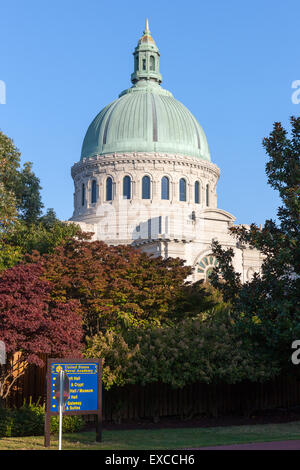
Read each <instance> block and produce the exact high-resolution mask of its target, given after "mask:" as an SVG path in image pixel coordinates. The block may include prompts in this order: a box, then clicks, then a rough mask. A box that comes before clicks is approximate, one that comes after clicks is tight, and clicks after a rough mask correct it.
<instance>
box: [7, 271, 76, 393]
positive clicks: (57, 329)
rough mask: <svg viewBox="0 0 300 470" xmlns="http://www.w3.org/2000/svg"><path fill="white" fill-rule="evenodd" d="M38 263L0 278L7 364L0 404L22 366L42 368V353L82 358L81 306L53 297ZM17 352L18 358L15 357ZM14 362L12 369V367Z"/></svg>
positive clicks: (49, 284)
mask: <svg viewBox="0 0 300 470" xmlns="http://www.w3.org/2000/svg"><path fill="white" fill-rule="evenodd" d="M42 275H43V268H42V267H41V265H40V264H39V263H37V264H20V265H18V266H15V267H13V268H11V269H8V270H6V271H4V272H3V273H2V274H1V277H0V340H1V341H3V342H4V344H5V348H6V354H7V356H6V364H1V365H0V367H1V370H0V401H1V400H2V401H3V400H4V399H5V398H6V397H7V396H8V394H9V392H10V391H11V389H12V386H13V384H14V383H15V382H16V380H17V379H18V378H19V377H20V375H22V374H23V373H24V371H25V368H24V367H22V368H20V367H19V366H20V364H21V363H25V364H26V363H27V364H36V365H37V366H40V367H41V366H43V365H44V363H43V361H42V359H41V357H40V354H48V355H51V356H54V357H62V356H63V357H70V356H72V355H73V356H74V355H75V356H80V355H81V349H82V343H81V341H82V327H81V323H82V320H81V315H80V312H79V303H78V302H76V300H66V301H65V302H59V301H56V300H53V299H52V298H51V289H52V285H51V283H50V282H49V281H47V280H45V279H44V278H42ZM16 353H18V355H17V356H18V359H17V360H15V358H16ZM11 363H13V367H12V366H11Z"/></svg>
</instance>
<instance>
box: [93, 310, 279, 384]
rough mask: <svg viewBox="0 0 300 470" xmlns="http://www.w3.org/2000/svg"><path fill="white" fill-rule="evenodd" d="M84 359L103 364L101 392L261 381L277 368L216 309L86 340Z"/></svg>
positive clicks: (227, 311) (276, 371)
mask: <svg viewBox="0 0 300 470" xmlns="http://www.w3.org/2000/svg"><path fill="white" fill-rule="evenodd" d="M85 355H86V356H87V357H101V358H103V359H104V367H103V384H104V387H105V388H106V389H109V388H111V387H112V386H122V385H126V384H139V385H142V386H143V385H146V384H148V383H154V382H162V383H165V384H170V385H171V386H172V387H174V388H181V387H184V386H185V385H188V384H192V383H196V382H202V383H207V384H210V383H230V384H233V383H237V382H241V381H243V380H251V381H265V380H268V379H270V378H272V377H274V376H275V375H276V374H277V373H278V368H277V364H276V363H275V362H274V361H272V360H269V361H268V362H267V361H265V360H264V358H263V357H262V352H261V350H260V348H259V347H258V346H256V348H254V347H252V346H251V345H250V346H249V344H248V343H247V341H246V340H245V338H243V337H241V336H239V335H238V333H237V331H236V328H235V322H234V319H233V318H232V317H231V314H230V310H229V307H226V306H220V308H219V307H216V308H215V309H214V310H213V311H211V312H207V314H206V315H204V314H201V317H199V318H198V319H194V320H185V321H182V322H179V323H178V324H177V325H176V326H174V327H164V328H135V329H134V328H130V329H128V330H125V331H123V332H118V331H107V332H106V333H99V334H98V335H96V336H94V337H93V338H90V339H88V342H87V350H86V352H85Z"/></svg>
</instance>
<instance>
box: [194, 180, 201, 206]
mask: <svg viewBox="0 0 300 470" xmlns="http://www.w3.org/2000/svg"><path fill="white" fill-rule="evenodd" d="M199 203H200V183H199V181H196V182H195V204H199Z"/></svg>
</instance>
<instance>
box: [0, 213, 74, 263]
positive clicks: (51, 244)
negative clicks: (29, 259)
mask: <svg viewBox="0 0 300 470" xmlns="http://www.w3.org/2000/svg"><path fill="white" fill-rule="evenodd" d="M78 233H81V230H80V227H79V226H78V225H76V224H71V223H65V222H61V221H60V220H58V219H57V217H56V215H55V212H54V211H53V209H49V210H48V211H47V213H46V214H45V215H44V216H42V217H40V218H39V219H38V221H37V222H36V223H32V224H30V225H28V224H27V223H26V222H24V221H21V220H17V221H16V222H15V223H14V224H13V225H12V226H11V227H10V230H8V231H6V232H4V233H2V235H0V246H1V250H0V272H1V271H3V270H5V269H8V268H11V267H12V266H15V265H16V264H17V263H19V262H20V261H22V260H24V257H25V255H26V254H31V253H32V252H33V251H38V252H39V253H41V254H44V253H52V252H53V250H54V249H55V247H56V246H58V245H59V244H61V243H62V242H65V241H66V240H69V239H72V238H73V237H75V236H76V235H77V234H78Z"/></svg>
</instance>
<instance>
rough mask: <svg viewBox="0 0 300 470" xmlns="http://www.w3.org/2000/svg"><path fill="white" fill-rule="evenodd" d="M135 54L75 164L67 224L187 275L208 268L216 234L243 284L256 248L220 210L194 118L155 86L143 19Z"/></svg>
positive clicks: (155, 61)
mask: <svg viewBox="0 0 300 470" xmlns="http://www.w3.org/2000/svg"><path fill="white" fill-rule="evenodd" d="M133 56H134V71H133V73H132V75H131V81H132V87H131V88H129V89H127V90H124V91H122V93H120V95H119V97H118V98H117V99H116V100H115V101H113V102H112V103H110V104H108V105H107V106H106V107H105V108H104V109H102V111H100V113H99V114H98V115H97V116H96V117H95V119H94V120H93V121H92V123H91V124H90V126H89V128H88V130H87V132H86V135H85V138H84V141H83V145H82V151H81V159H80V161H79V162H78V163H75V164H74V165H73V167H72V170H71V172H72V177H73V180H74V185H75V192H74V213H73V216H72V218H71V219H70V221H72V222H76V223H79V225H80V226H81V228H82V229H83V230H84V231H89V232H93V233H94V236H93V239H95V240H103V241H105V242H106V243H108V244H114V245H118V244H131V245H133V246H136V247H139V248H141V249H142V250H143V251H145V252H147V253H149V254H154V255H156V256H157V255H158V256H162V257H180V258H182V259H184V260H185V261H186V264H188V265H191V266H193V267H194V270H193V276H192V280H194V281H196V280H198V279H205V278H207V276H208V275H209V273H210V271H211V270H212V268H213V266H214V265H215V263H216V259H215V258H214V256H213V255H212V253H211V242H212V240H213V239H217V240H218V241H219V243H221V244H222V246H223V247H226V248H227V247H232V248H233V249H234V253H235V256H234V267H235V269H236V270H237V271H238V272H240V273H241V275H242V281H243V282H245V281H247V280H250V279H251V277H252V276H253V273H254V272H255V271H259V269H260V266H261V263H262V255H261V254H260V253H259V252H258V251H257V250H255V249H250V248H247V247H243V246H239V245H238V244H237V242H236V240H235V238H234V237H233V236H232V235H230V234H229V232H228V228H229V227H231V226H232V225H233V224H234V221H235V217H234V216H233V215H232V214H230V213H229V212H227V211H225V210H223V209H219V208H218V204H217V183H218V179H219V176H220V169H219V168H218V166H217V165H216V164H215V163H212V161H211V157H210V153H209V147H208V143H207V139H206V136H205V134H204V131H203V129H202V127H201V126H200V124H199V123H198V121H197V119H196V118H195V117H194V116H193V115H192V113H191V112H190V111H189V110H188V109H187V108H186V107H185V106H184V105H183V104H182V103H180V102H179V101H177V100H176V99H175V98H174V97H173V95H172V93H170V91H168V90H165V89H164V88H162V86H161V82H162V77H161V74H160V72H159V59H160V53H159V50H158V48H157V46H156V44H155V42H154V40H153V38H152V36H151V34H150V31H149V26H148V20H147V21H146V27H145V31H144V33H143V35H142V37H141V38H140V40H139V41H138V44H137V47H136V48H135V50H134V53H133Z"/></svg>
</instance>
